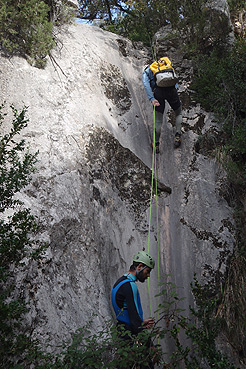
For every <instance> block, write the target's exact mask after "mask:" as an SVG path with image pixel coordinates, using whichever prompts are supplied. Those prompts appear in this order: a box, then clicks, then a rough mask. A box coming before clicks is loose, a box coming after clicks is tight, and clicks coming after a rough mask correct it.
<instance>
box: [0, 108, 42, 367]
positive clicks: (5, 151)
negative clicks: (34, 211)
mask: <svg viewBox="0 0 246 369" xmlns="http://www.w3.org/2000/svg"><path fill="white" fill-rule="evenodd" d="M3 108H4V106H3V105H1V106H0V311H1V315H0V335H1V344H0V367H1V368H17V367H18V368H21V367H22V366H18V365H16V366H15V365H14V363H15V362H16V360H17V361H18V359H20V358H21V357H23V355H25V352H27V351H28V349H29V348H30V347H31V340H30V339H29V338H28V337H27V336H26V335H24V334H20V333H19V330H18V327H20V324H21V319H22V317H23V314H24V313H25V312H26V311H27V308H26V306H25V304H24V303H23V302H22V301H21V300H20V299H17V298H14V297H13V290H14V286H13V282H14V272H15V268H16V267H17V266H18V264H19V263H20V261H21V260H22V259H23V257H24V256H26V255H30V254H31V253H32V252H33V242H32V241H31V239H30V237H29V235H30V233H32V232H34V231H36V229H37V225H36V222H35V219H34V217H33V216H32V215H31V213H30V209H26V208H25V207H24V206H23V204H22V202H21V201H19V200H18V199H17V198H16V197H15V195H16V194H17V193H18V192H19V191H20V190H21V189H23V188H24V187H25V186H26V185H27V184H28V183H29V182H30V180H31V174H32V172H33V171H34V164H35V162H36V160H37V153H35V154H31V153H30V152H29V151H28V149H27V148H26V144H25V141H24V140H23V139H20V140H17V136H18V135H19V134H20V132H21V130H22V129H23V128H24V127H26V125H27V122H28V120H27V119H26V118H25V115H26V111H27V108H26V107H24V108H23V109H22V110H21V111H20V112H18V111H17V110H16V109H15V108H14V107H13V106H11V109H12V113H13V121H12V127H11V128H10V130H9V132H8V133H5V134H2V133H1V131H2V130H3V128H4V127H3V123H4V118H5V116H6V114H5V113H3ZM38 248H39V247H38ZM39 249H40V248H39ZM36 251H37V250H36ZM36 251H35V252H36Z"/></svg>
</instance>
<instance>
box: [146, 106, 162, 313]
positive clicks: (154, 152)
mask: <svg viewBox="0 0 246 369" xmlns="http://www.w3.org/2000/svg"><path fill="white" fill-rule="evenodd" d="M153 121H154V124H153V154H152V177H151V191H150V214H149V231H148V253H150V228H151V216H152V202H153V192H154V176H155V195H156V219H157V255H158V258H157V270H158V285H159V292H160V262H159V253H160V252H159V251H160V250H159V248H160V247H159V221H158V189H157V165H156V145H155V106H154V109H153ZM148 295H149V308H150V316H151V317H152V306H151V299H150V285H149V279H148ZM159 298H160V297H159ZM158 315H159V314H158Z"/></svg>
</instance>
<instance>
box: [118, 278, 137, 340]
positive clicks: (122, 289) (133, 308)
mask: <svg viewBox="0 0 246 369" xmlns="http://www.w3.org/2000/svg"><path fill="white" fill-rule="evenodd" d="M136 280H137V278H136V277H135V276H134V275H133V274H131V273H126V274H124V275H123V276H122V277H121V278H119V279H118V281H117V282H116V283H115V285H114V287H113V289H112V293H111V301H112V305H113V308H114V311H115V315H116V319H117V320H118V322H119V323H121V324H123V325H125V328H126V329H127V330H129V331H131V332H132V333H134V334H137V333H139V332H140V331H141V330H142V329H143V310H142V306H141V301H140V295H139V292H138V288H137V285H136V283H135V282H136Z"/></svg>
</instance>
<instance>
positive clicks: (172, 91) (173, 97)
mask: <svg viewBox="0 0 246 369" xmlns="http://www.w3.org/2000/svg"><path fill="white" fill-rule="evenodd" d="M166 99H167V101H168V103H169V104H170V106H171V108H172V109H173V110H174V112H175V115H176V120H175V126H176V132H175V137H174V145H175V147H179V146H180V145H181V125H182V121H183V116H182V106H181V102H180V99H179V95H178V92H177V90H176V88H175V86H174V87H170V88H167V91H166Z"/></svg>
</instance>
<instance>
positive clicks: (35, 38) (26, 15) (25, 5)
mask: <svg viewBox="0 0 246 369" xmlns="http://www.w3.org/2000/svg"><path fill="white" fill-rule="evenodd" d="M49 11H50V8H49V6H48V5H47V4H45V2H44V1H42V0H41V1H39V0H23V1H21V2H17V3H16V1H15V0H9V1H4V0H0V40H1V44H0V45H1V48H2V50H3V51H4V52H6V53H8V54H13V53H19V54H20V55H23V56H26V55H28V56H29V57H30V60H31V61H32V62H33V63H35V64H37V65H38V66H43V65H44V59H45V57H46V56H47V54H48V53H49V52H50V50H51V49H52V47H53V46H54V40H53V36H52V28H53V25H52V22H51V21H50V20H49Z"/></svg>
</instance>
